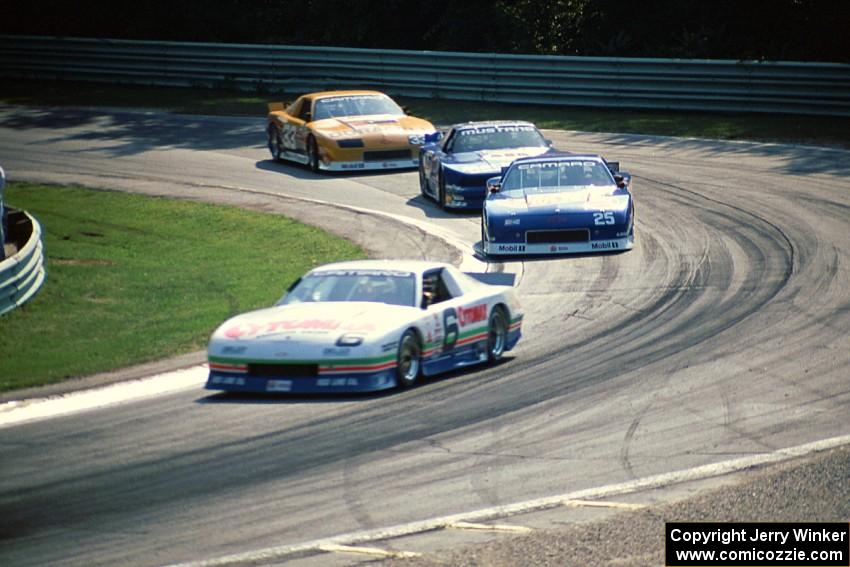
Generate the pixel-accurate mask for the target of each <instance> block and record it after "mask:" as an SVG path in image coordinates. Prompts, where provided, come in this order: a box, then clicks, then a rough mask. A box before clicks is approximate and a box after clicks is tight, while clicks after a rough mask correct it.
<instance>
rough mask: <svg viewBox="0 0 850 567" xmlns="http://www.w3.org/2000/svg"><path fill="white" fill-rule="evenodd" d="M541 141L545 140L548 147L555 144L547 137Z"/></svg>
mask: <svg viewBox="0 0 850 567" xmlns="http://www.w3.org/2000/svg"><path fill="white" fill-rule="evenodd" d="M543 141H544V142H546V146H547V147H549V148H552V147H554V146H555V143H554V142H553V141H552V140H550V139H549V138H546V139H544V140H543Z"/></svg>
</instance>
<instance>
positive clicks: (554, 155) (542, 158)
mask: <svg viewBox="0 0 850 567" xmlns="http://www.w3.org/2000/svg"><path fill="white" fill-rule="evenodd" d="M566 159H571V160H572V159H589V160H596V161H601V162H603V163H604V162H605V160H604V159H602V156H600V155H599V154H575V153H572V152H564V151H550V152H546V153H545V154H541V155H539V156H530V157H522V158H517V159H516V160H514V161H513V163H511V165H512V166H513V165H516V164H519V163H532V162H534V163H538V162H549V161H560V160H566Z"/></svg>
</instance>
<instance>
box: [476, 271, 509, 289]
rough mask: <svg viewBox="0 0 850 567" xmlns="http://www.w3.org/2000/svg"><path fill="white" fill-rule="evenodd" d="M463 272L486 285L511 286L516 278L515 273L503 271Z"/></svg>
mask: <svg viewBox="0 0 850 567" xmlns="http://www.w3.org/2000/svg"><path fill="white" fill-rule="evenodd" d="M464 274H466V275H467V276H469V277H471V278H472V279H475V280H478V281H479V282H481V283H483V284H487V285H506V286H508V287H513V286H514V281H515V280H516V274H511V273H505V272H489V273H484V272H464Z"/></svg>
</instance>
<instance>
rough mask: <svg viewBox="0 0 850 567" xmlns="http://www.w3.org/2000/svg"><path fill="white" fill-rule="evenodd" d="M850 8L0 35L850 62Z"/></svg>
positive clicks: (757, 5)
mask: <svg viewBox="0 0 850 567" xmlns="http://www.w3.org/2000/svg"><path fill="white" fill-rule="evenodd" d="M848 4H850V3H848V2H847V1H846V0H750V1H748V0H644V1H642V2H635V1H634V0H516V1H511V0H495V1H487V2H485V1H482V0H467V1H464V2H460V1H456V0H431V1H430V2H425V1H420V0H417V1H414V0H299V1H294V0H250V1H249V0H220V1H218V2H210V1H209V0H205V1H200V0H178V1H172V2H164V1H162V0H135V1H134V2H114V1H110V2H104V1H102V0H101V1H97V0H80V1H77V2H68V1H67V0H29V1H21V0H11V1H10V0H2V1H0V8H2V13H3V17H2V18H0V33H5V34H29V35H54V36H76V37H111V38H132V39H155V40H176V41H208V42H232V43H272V44H288V45H327V46H341V47H363V48H383V49H413V50H441V51H476V52H494V53H534V54H552V55H596V56H612V57H682V58H711V59H768V60H800V61H841V62H847V61H850V33H848V30H850V6H849V5H848Z"/></svg>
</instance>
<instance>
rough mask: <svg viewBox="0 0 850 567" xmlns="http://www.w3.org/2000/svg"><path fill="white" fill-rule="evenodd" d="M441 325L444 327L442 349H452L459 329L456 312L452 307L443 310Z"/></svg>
mask: <svg viewBox="0 0 850 567" xmlns="http://www.w3.org/2000/svg"><path fill="white" fill-rule="evenodd" d="M443 327H444V328H445V329H446V334H445V337H444V338H443V350H444V351H446V350H452V348H454V346H455V343H456V342H457V339H458V336H459V335H460V329H459V328H458V326H457V312H456V311H455V310H454V308H449V309H446V310H445V311H443Z"/></svg>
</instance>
